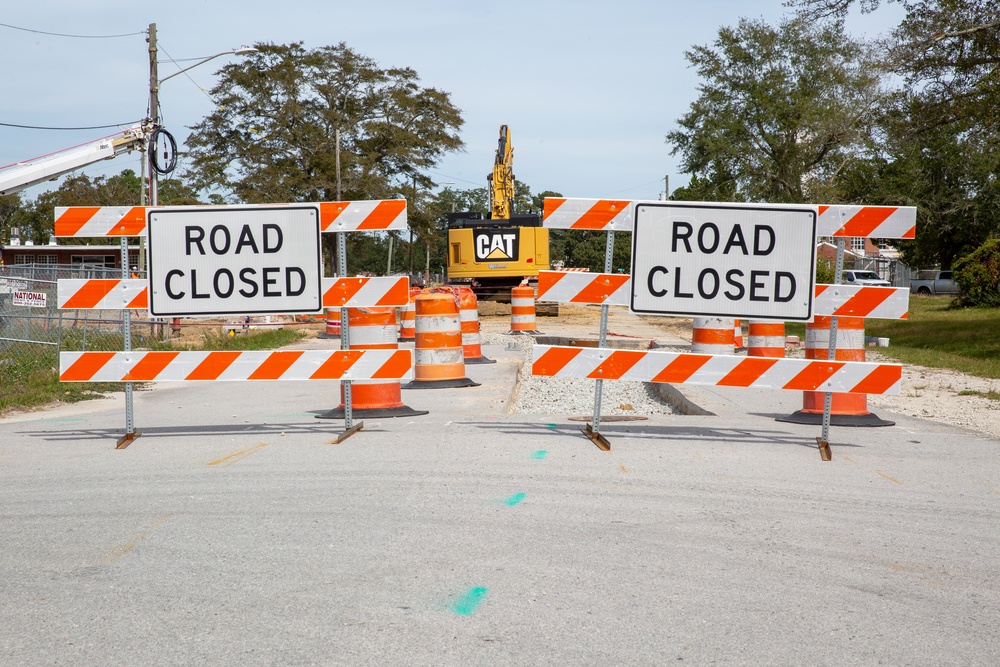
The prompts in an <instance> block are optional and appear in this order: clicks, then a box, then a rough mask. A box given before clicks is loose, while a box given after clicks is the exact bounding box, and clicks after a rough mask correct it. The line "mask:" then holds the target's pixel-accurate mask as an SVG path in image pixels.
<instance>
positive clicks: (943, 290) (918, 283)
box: [910, 271, 959, 296]
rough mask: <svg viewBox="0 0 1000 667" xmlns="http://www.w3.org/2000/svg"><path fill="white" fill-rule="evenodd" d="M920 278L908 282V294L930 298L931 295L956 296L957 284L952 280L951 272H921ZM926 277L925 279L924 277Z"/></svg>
mask: <svg viewBox="0 0 1000 667" xmlns="http://www.w3.org/2000/svg"><path fill="white" fill-rule="evenodd" d="M918 275H919V276H920V277H918V278H914V279H912V280H910V293H911V294H921V295H923V296H930V295H931V294H958V292H959V289H958V284H957V283H955V281H954V280H953V279H952V275H951V271H921V272H920V274H918ZM925 276H926V277H925Z"/></svg>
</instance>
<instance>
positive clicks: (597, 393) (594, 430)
mask: <svg viewBox="0 0 1000 667" xmlns="http://www.w3.org/2000/svg"><path fill="white" fill-rule="evenodd" d="M614 252H615V232H614V230H611V231H609V232H608V240H607V243H606V245H605V247H604V272H605V273H611V271H612V268H613V267H612V260H613V259H614ZM607 341H608V304H606V303H604V304H601V332H600V334H599V335H598V343H597V346H598V347H601V348H603V347H604V346H605V344H606V343H607ZM603 390H604V380H600V379H598V380H596V385H595V388H594V424H593V426H591V425H590V424H587V426H586V427H585V428H584V429H583V433H584V435H586V436H587V437H588V438H590V439H591V441H593V443H594V444H595V445H597V446H598V447H599V448H600V449H603V450H604V451H606V452H609V451H611V443H610V442H609V441H608V439H607V438H605V437H604V436H603V435H601V433H600V431H601V393H602V392H603Z"/></svg>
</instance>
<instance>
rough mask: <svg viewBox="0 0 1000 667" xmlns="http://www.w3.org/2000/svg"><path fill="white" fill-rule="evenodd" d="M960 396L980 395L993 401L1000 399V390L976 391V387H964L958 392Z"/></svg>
mask: <svg viewBox="0 0 1000 667" xmlns="http://www.w3.org/2000/svg"><path fill="white" fill-rule="evenodd" d="M958 395H959V396H979V397H980V398H987V399H989V400H991V401H1000V391H992V390H991V391H976V390H975V389H963V390H962V391H960V392H958Z"/></svg>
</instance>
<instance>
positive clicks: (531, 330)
mask: <svg viewBox="0 0 1000 667" xmlns="http://www.w3.org/2000/svg"><path fill="white" fill-rule="evenodd" d="M537 326H538V325H536V324H535V288H533V287H529V286H528V285H519V286H517V287H515V288H513V289H512V290H511V291H510V331H509V332H507V333H511V334H538V333H541V332H539V331H538V329H537Z"/></svg>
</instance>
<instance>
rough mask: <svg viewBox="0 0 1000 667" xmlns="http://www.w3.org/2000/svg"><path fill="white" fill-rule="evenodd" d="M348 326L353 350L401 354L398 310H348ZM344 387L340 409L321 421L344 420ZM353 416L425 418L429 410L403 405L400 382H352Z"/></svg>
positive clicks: (341, 390) (341, 389)
mask: <svg viewBox="0 0 1000 667" xmlns="http://www.w3.org/2000/svg"><path fill="white" fill-rule="evenodd" d="M347 324H348V326H349V328H350V333H351V340H350V345H349V346H348V347H349V349H351V350H398V349H399V345H398V343H397V342H396V309H395V308H348V309H347ZM344 405H345V403H344V386H343V385H341V386H340V406H339V407H337V408H336V409H334V410H331V411H329V412H327V413H325V414H322V415H317V417H318V418H319V419H343V418H344ZM351 413H352V416H354V415H356V416H358V417H362V418H364V417H369V418H372V419H375V418H379V419H381V418H383V417H416V416H418V415H426V414H427V411H426V410H414V409H413V408H411V407H409V406H406V405H404V404H403V401H402V394H401V392H400V382H399V380H389V381H386V380H354V381H353V382H351Z"/></svg>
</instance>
